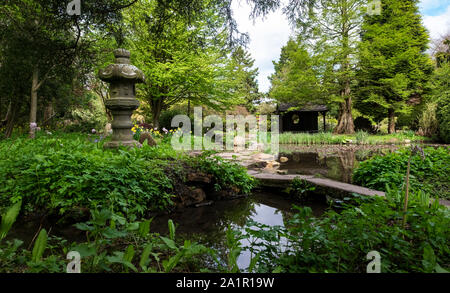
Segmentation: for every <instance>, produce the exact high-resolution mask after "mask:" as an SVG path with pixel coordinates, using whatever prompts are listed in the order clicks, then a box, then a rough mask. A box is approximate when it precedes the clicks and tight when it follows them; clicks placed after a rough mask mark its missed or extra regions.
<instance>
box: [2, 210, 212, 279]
mask: <svg viewBox="0 0 450 293" xmlns="http://www.w3.org/2000/svg"><path fill="white" fill-rule="evenodd" d="M131 217H133V216H131ZM149 222H150V221H142V222H130V221H128V220H127V219H126V218H125V217H123V216H121V215H120V214H114V213H112V212H111V211H109V210H107V209H103V210H100V211H97V210H95V211H92V212H91V220H89V221H88V222H86V223H78V224H76V225H75V226H76V228H78V229H79V230H81V231H85V232H86V237H87V240H86V241H85V242H82V243H72V244H70V245H69V244H67V241H66V240H63V239H61V238H58V237H48V235H47V232H46V230H45V229H42V230H41V231H40V233H39V236H38V237H37V239H36V242H35V245H34V247H33V250H32V252H31V253H30V252H29V251H27V250H25V249H22V250H19V247H20V246H21V245H22V243H23V242H22V241H20V240H14V241H13V242H7V243H6V244H5V245H3V244H2V245H0V272H58V273H63V272H65V269H66V262H65V261H64V260H65V257H66V254H67V253H68V252H69V251H77V252H79V253H80V255H81V257H82V272H84V273H98V272H129V271H130V270H131V271H133V272H136V273H137V272H147V273H155V272H171V271H174V270H185V268H186V267H189V265H191V264H192V263H193V262H194V260H195V256H197V255H201V254H202V255H203V254H210V253H211V251H210V250H208V249H206V248H205V247H204V246H202V245H199V244H197V243H193V242H190V241H185V242H184V244H183V245H179V244H178V243H177V242H176V239H175V231H174V230H173V232H172V233H171V237H173V238H165V237H162V236H160V235H159V234H155V233H142V232H143V230H142V229H141V228H140V227H142V224H144V223H147V224H144V226H145V227H146V228H144V230H145V231H146V232H147V231H148V232H149V230H147V228H148V227H149V226H148V225H149ZM170 227H171V229H175V228H174V224H173V222H172V221H169V228H170ZM45 251H48V253H46V254H44V252H45Z"/></svg>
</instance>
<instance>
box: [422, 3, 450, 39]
mask: <svg viewBox="0 0 450 293" xmlns="http://www.w3.org/2000/svg"><path fill="white" fill-rule="evenodd" d="M423 23H424V25H425V27H426V28H427V29H428V31H429V32H430V37H431V38H432V39H436V38H439V37H440V36H442V35H444V34H445V33H447V32H449V31H450V4H449V5H448V6H447V9H446V10H445V12H444V13H442V14H441V15H436V16H429V15H426V16H424V18H423Z"/></svg>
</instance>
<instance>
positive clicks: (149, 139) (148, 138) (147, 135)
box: [139, 132, 156, 146]
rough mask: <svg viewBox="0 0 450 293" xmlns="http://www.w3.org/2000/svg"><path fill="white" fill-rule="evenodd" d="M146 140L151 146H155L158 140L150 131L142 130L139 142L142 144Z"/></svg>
mask: <svg viewBox="0 0 450 293" xmlns="http://www.w3.org/2000/svg"><path fill="white" fill-rule="evenodd" d="M144 141H147V143H148V145H149V146H155V145H156V141H155V140H154V139H153V137H152V135H151V134H150V133H148V132H142V133H141V136H140V137H139V142H140V143H141V144H143V143H144Z"/></svg>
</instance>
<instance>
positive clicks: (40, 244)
mask: <svg viewBox="0 0 450 293" xmlns="http://www.w3.org/2000/svg"><path fill="white" fill-rule="evenodd" d="M47 238H48V236H47V231H46V230H45V229H42V230H41V232H39V236H38V237H37V238H36V242H35V243H34V247H33V252H32V254H31V260H32V261H33V262H38V261H40V260H41V258H42V256H43V255H44V252H45V248H46V247H47Z"/></svg>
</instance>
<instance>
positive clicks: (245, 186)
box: [191, 152, 256, 194]
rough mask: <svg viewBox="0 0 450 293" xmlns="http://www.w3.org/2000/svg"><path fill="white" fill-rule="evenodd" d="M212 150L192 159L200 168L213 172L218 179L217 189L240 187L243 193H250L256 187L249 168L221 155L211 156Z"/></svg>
mask: <svg viewBox="0 0 450 293" xmlns="http://www.w3.org/2000/svg"><path fill="white" fill-rule="evenodd" d="M210 155H211V153H210V152H205V153H204V154H203V155H202V156H200V157H197V158H194V159H192V160H191V165H192V166H198V168H199V170H200V171H202V172H204V173H207V174H212V175H213V176H214V177H215V179H216V185H215V189H216V190H217V191H219V190H225V189H229V188H231V187H235V188H238V189H239V192H240V193H241V194H249V193H250V191H251V190H252V189H253V188H254V187H255V185H256V182H255V179H254V178H253V177H251V176H249V175H248V174H247V169H245V168H244V167H242V166H241V165H239V164H238V163H236V162H230V161H226V160H225V159H223V158H221V157H214V156H213V157H209V156H210Z"/></svg>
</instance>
